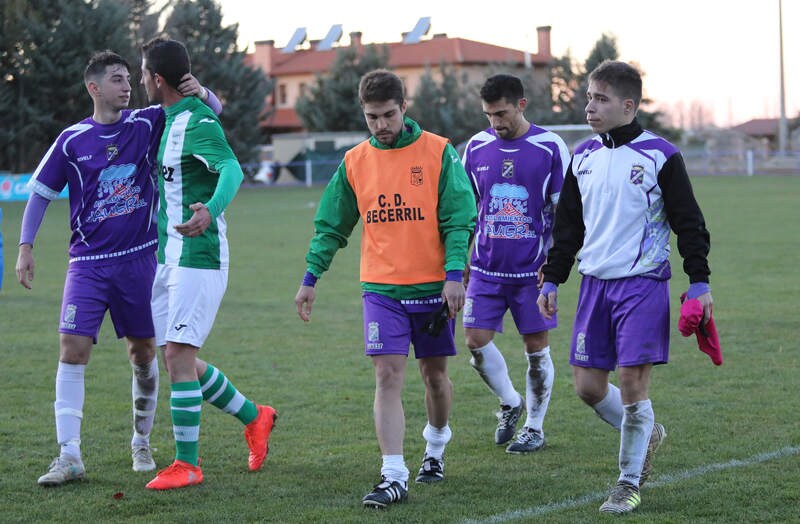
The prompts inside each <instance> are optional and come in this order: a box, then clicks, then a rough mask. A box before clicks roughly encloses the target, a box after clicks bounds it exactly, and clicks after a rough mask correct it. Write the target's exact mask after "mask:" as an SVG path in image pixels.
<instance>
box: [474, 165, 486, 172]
mask: <svg viewBox="0 0 800 524" xmlns="http://www.w3.org/2000/svg"><path fill="white" fill-rule="evenodd" d="M475 171H476V172H477V173H483V172H484V171H489V166H478V167H476V168H475Z"/></svg>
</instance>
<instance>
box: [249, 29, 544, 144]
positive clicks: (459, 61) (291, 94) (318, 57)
mask: <svg viewBox="0 0 800 524" xmlns="http://www.w3.org/2000/svg"><path fill="white" fill-rule="evenodd" d="M536 31H537V40H538V50H537V52H536V53H529V52H525V51H520V50H517V49H510V48H507V47H501V46H496V45H492V44H487V43H483V42H476V41H474V40H468V39H465V38H450V37H448V36H447V35H446V34H436V35H433V37H432V38H429V39H426V40H419V41H417V42H416V43H404V42H389V43H386V44H379V45H383V46H385V47H386V48H387V50H388V54H389V64H388V66H389V68H390V69H391V70H392V71H394V72H395V73H397V75H398V76H400V77H401V78H402V79H403V81H404V82H405V87H406V92H407V93H408V97H409V98H412V97H413V95H414V92H415V90H416V89H417V87H418V85H419V82H420V78H421V77H422V76H423V75H424V74H425V72H426V70H427V69H428V68H436V67H438V66H439V65H440V64H446V65H448V66H451V67H453V68H454V69H455V71H456V73H459V74H461V73H464V72H466V73H467V75H468V77H470V78H473V77H474V79H475V81H476V83H477V82H479V81H481V80H482V78H483V76H484V75H485V73H486V66H488V65H490V64H501V63H502V64H510V65H512V67H517V68H520V69H521V68H524V67H532V68H534V72H537V73H539V72H540V73H541V75H542V78H543V80H544V79H545V78H546V72H547V67H548V66H549V65H550V63H551V62H552V59H553V56H552V55H551V52H550V26H543V27H538V28H537V29H536ZM318 45H319V42H316V41H311V42H310V45H309V46H307V47H306V48H300V49H298V48H295V49H289V48H276V47H275V41H274V40H266V41H261V42H256V44H255V51H254V52H253V53H251V54H249V55H248V62H249V63H251V64H252V65H256V66H258V67H260V68H261V69H262V70H263V71H264V73H265V74H266V75H267V76H268V77H270V78H271V79H272V80H273V82H274V91H273V94H272V96H271V97H270V99H269V100H268V101H267V105H268V108H269V109H273V111H272V115H271V116H270V117H269V119H268V120H267V121H266V122H265V126H264V127H265V131H267V132H268V133H282V132H296V131H302V123H301V122H300V119H299V117H298V116H297V113H295V111H294V105H295V102H297V99H298V98H299V97H300V95H301V93H303V92H304V91H305V89H306V86H308V85H310V84H312V83H313V82H314V81H315V78H316V75H317V74H323V73H325V72H326V71H328V70H329V68H330V67H331V65H332V64H333V62H334V60H335V58H336V53H337V50H338V49H339V48H338V47H331V48H328V49H323V50H320V49H317V47H318ZM350 45H351V46H355V47H357V48H359V49H363V46H364V45H365V44H362V42H361V33H360V32H354V33H350Z"/></svg>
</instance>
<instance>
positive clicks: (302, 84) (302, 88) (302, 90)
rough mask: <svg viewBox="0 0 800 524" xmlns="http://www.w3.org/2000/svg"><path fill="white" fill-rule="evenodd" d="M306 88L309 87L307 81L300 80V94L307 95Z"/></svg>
mask: <svg viewBox="0 0 800 524" xmlns="http://www.w3.org/2000/svg"><path fill="white" fill-rule="evenodd" d="M306 89H307V86H306V83H305V82H300V96H306Z"/></svg>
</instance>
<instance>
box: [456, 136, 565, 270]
mask: <svg viewBox="0 0 800 524" xmlns="http://www.w3.org/2000/svg"><path fill="white" fill-rule="evenodd" d="M568 165H569V150H568V149H567V146H566V144H565V143H564V141H563V140H562V139H561V137H559V136H558V135H556V134H555V133H553V132H551V131H547V130H546V129H542V128H541V127H538V126H535V125H533V124H531V126H530V129H529V130H528V132H527V133H525V134H524V135H523V136H521V137H519V138H516V139H514V140H503V139H501V138H500V137H498V136H497V134H496V133H495V131H494V129H492V128H489V129H486V130H485V131H481V132H480V133H478V134H476V135H475V136H473V137H472V138H471V139H470V141H469V143H468V144H467V148H466V150H465V152H464V167H465V168H466V170H467V174H469V177H470V181H471V182H472V189H473V190H474V191H475V197H476V200H477V201H478V221H477V223H476V225H475V243H474V249H473V252H472V261H471V262H470V269H471V270H472V271H473V272H476V273H477V274H479V275H480V276H481V277H483V278H484V279H486V280H490V281H492V282H500V283H505V284H514V283H530V282H532V281H535V280H536V271H537V270H538V269H539V267H540V266H541V265H542V264H543V263H544V261H545V257H546V256H547V249H548V248H549V247H550V235H551V231H552V225H553V215H554V208H555V204H556V203H557V202H558V195H559V193H560V192H561V185H562V184H563V182H564V174H565V172H566V169H567V166H568Z"/></svg>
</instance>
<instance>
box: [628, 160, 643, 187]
mask: <svg viewBox="0 0 800 524" xmlns="http://www.w3.org/2000/svg"><path fill="white" fill-rule="evenodd" d="M642 182H644V166H642V165H639V164H633V166H632V167H631V183H632V184H635V185H637V186H638V185H639V184H641V183H642Z"/></svg>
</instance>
